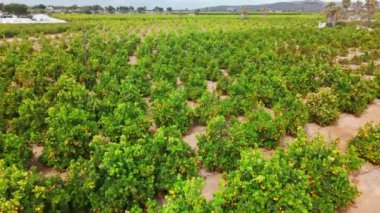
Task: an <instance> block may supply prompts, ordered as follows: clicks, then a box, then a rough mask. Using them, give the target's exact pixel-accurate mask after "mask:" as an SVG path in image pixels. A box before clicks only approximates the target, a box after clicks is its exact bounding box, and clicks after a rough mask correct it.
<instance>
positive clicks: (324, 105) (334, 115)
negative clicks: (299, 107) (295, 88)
mask: <svg viewBox="0 0 380 213" xmlns="http://www.w3.org/2000/svg"><path fill="white" fill-rule="evenodd" d="M306 100H307V103H306V105H307V107H308V111H309V115H310V121H312V122H315V123H317V124H320V125H323V126H325V125H329V124H332V123H334V122H335V121H336V120H337V119H338V118H339V102H338V98H337V97H336V96H335V95H334V93H333V90H332V89H331V88H320V89H319V90H318V92H316V93H309V94H308V95H307V97H306Z"/></svg>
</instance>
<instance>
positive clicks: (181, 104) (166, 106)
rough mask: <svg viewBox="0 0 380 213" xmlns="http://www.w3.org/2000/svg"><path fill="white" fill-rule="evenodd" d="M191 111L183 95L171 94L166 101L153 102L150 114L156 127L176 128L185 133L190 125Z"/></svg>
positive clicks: (178, 93)
mask: <svg viewBox="0 0 380 213" xmlns="http://www.w3.org/2000/svg"><path fill="white" fill-rule="evenodd" d="M190 113H191V109H190V108H189V106H188V105H187V102H186V99H185V98H184V95H183V94H182V93H180V92H173V93H171V94H170V95H169V97H168V98H167V99H157V100H155V101H154V102H153V107H152V114H153V118H154V122H155V123H156V125H157V126H158V127H169V126H176V127H177V128H178V129H179V130H180V131H181V132H182V133H185V132H186V131H187V129H188V128H189V126H190V123H191V115H190Z"/></svg>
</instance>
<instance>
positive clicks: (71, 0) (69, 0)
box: [0, 0, 291, 9]
mask: <svg viewBox="0 0 380 213" xmlns="http://www.w3.org/2000/svg"><path fill="white" fill-rule="evenodd" d="M278 1H291V0H0V2H2V3H10V2H17V3H24V4H28V5H36V4H46V5H63V6H68V5H73V4H77V5H93V4H100V5H103V6H105V5H114V6H119V5H132V6H135V7H138V6H147V7H148V8H153V7H155V6H160V7H168V6H171V7H173V8H175V9H184V8H189V9H192V8H200V7H208V6H217V5H255V4H263V3H273V2H278Z"/></svg>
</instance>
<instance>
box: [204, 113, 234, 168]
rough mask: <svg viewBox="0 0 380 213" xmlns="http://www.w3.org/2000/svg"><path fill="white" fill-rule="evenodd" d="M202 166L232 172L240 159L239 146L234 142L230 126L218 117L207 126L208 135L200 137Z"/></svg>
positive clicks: (222, 118)
mask: <svg viewBox="0 0 380 213" xmlns="http://www.w3.org/2000/svg"><path fill="white" fill-rule="evenodd" d="M198 147H199V156H200V157H201V160H202V165H203V166H204V167H205V168H207V169H210V170H222V171H223V170H230V169H233V168H234V167H235V164H236V161H237V159H238V158H239V148H240V146H239V144H237V143H236V141H233V140H232V136H231V133H230V124H228V123H227V121H226V119H225V118H224V117H221V116H217V117H215V118H213V119H212V120H210V122H209V123H208V124H207V130H206V134H203V135H199V136H198Z"/></svg>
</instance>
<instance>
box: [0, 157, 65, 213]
mask: <svg viewBox="0 0 380 213" xmlns="http://www.w3.org/2000/svg"><path fill="white" fill-rule="evenodd" d="M0 183H1V184H0V211H2V212H12V211H16V212H43V211H46V210H48V211H60V210H61V211H65V210H67V209H68V206H67V203H68V196H67V194H66V192H65V191H64V189H63V184H62V181H60V180H59V179H54V178H53V179H43V178H42V177H41V176H39V175H38V174H37V173H36V171H35V170H34V169H31V170H30V171H26V170H23V169H20V168H18V167H17V166H16V165H10V166H6V165H5V163H4V161H3V160H0Z"/></svg>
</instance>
